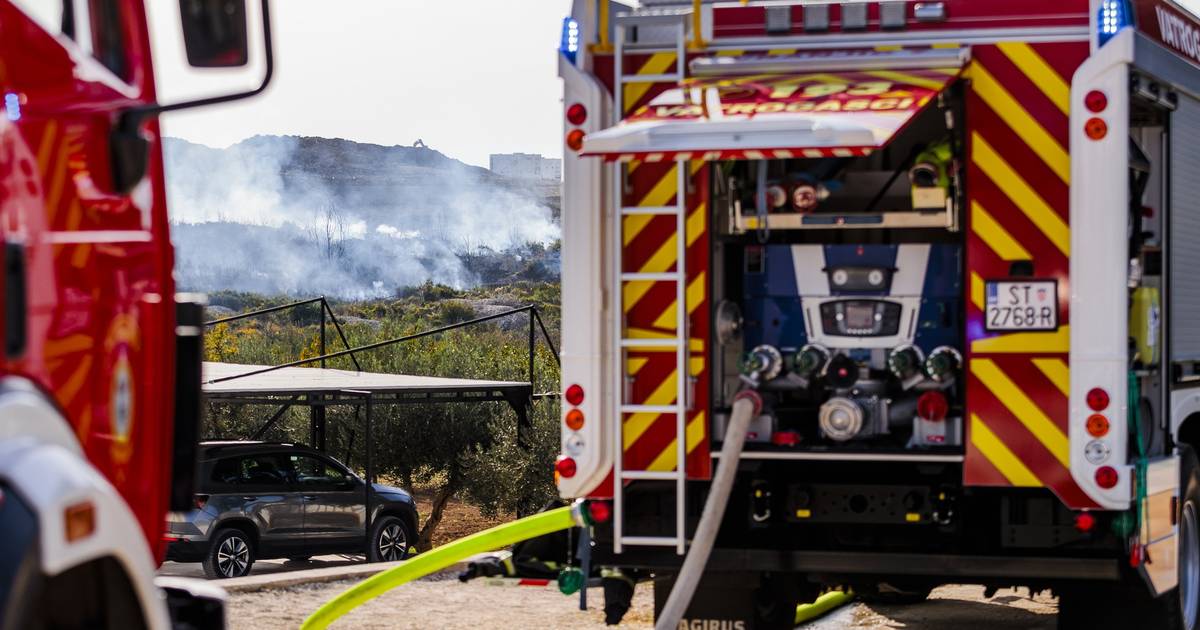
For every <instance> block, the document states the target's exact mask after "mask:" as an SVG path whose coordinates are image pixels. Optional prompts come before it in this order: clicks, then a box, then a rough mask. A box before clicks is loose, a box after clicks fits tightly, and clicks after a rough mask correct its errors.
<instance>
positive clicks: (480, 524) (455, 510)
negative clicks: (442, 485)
mask: <svg viewBox="0 0 1200 630" xmlns="http://www.w3.org/2000/svg"><path fill="white" fill-rule="evenodd" d="M412 494H413V499H416V501H417V513H418V514H420V515H421V523H422V524H424V523H425V519H426V517H428V516H429V510H430V506H431V502H432V501H433V490H426V489H422V488H418V489H416V490H414V491H413V493H412ZM513 518H514V516H513V515H512V514H498V515H496V517H495V518H488V517H486V516H484V515H483V514H481V513H480V512H479V508H477V507H475V506H473V505H469V504H467V503H464V502H463V501H462V500H461V499H450V501H449V502H448V503H446V510H445V512H444V513H443V516H442V522H441V523H440V524H439V525H438V528H437V529H436V530H434V532H433V546H435V547H436V546H438V545H444V544H446V543H448V542H451V541H454V540H458V539H459V538H462V537H463V536H467V535H469V534H474V533H475V532H478V531H483V530H485V529H487V528H489V527H495V526H496V525H500V524H502V523H507V522H509V521H511V520H513Z"/></svg>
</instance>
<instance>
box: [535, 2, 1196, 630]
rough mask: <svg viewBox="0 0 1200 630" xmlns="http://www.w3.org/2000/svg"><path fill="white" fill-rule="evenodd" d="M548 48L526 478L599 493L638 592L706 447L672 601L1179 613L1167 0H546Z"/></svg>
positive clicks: (1186, 227) (1191, 342) (1192, 72)
mask: <svg viewBox="0 0 1200 630" xmlns="http://www.w3.org/2000/svg"><path fill="white" fill-rule="evenodd" d="M559 72H560V75H561V77H562V79H563V83H564V100H563V106H564V115H565V131H564V141H565V145H566V149H565V153H566V157H565V161H564V174H565V182H564V192H563V240H564V243H563V268H562V273H563V275H562V277H563V288H562V291H563V330H564V334H563V351H562V358H563V383H564V386H565V389H564V404H563V429H562V455H561V457H560V459H559V462H558V466H557V473H558V475H557V477H558V485H559V489H560V491H561V493H562V495H563V496H565V497H588V498H591V499H593V500H598V499H599V500H611V501H612V508H613V509H612V515H613V518H612V522H611V523H610V524H608V525H606V526H604V527H601V528H599V529H597V531H596V541H597V543H596V547H595V549H594V551H593V561H594V562H598V563H600V564H602V565H606V566H611V567H618V568H621V569H623V570H626V571H627V572H635V574H640V575H653V579H654V585H655V588H656V613H657V612H661V611H662V609H663V606H664V603H665V599H666V598H665V593H666V591H668V590H669V587H670V586H671V585H672V584H673V583H676V582H681V581H682V576H681V573H680V572H681V566H682V565H681V561H682V560H683V558H684V557H685V555H686V554H687V553H688V552H689V550H690V549H691V548H693V547H695V546H696V543H697V539H698V538H699V534H697V533H696V531H697V529H698V528H699V529H703V528H702V527H699V526H700V525H702V524H703V522H704V520H705V518H708V516H709V515H708V514H707V511H705V512H704V513H702V511H701V506H702V505H703V504H704V502H705V500H706V495H707V493H708V490H709V486H710V481H709V480H710V479H712V478H713V477H714V471H719V470H720V468H721V467H725V466H734V467H736V468H735V469H731V470H735V471H736V474H735V477H734V481H733V486H732V492H731V494H730V497H729V499H728V505H727V506H725V507H724V510H723V511H722V513H721V514H718V515H716V517H715V518H719V519H721V520H720V522H719V529H718V530H717V534H716V538H715V545H714V547H713V549H712V552H711V555H710V556H709V557H708V559H707V560H708V561H707V563H704V564H703V565H702V567H703V568H702V571H703V573H702V575H701V576H700V582H699V587H698V590H697V591H696V594H695V595H694V596H693V597H692V598H691V600H690V602H691V604H690V607H688V609H687V611H686V614H684V616H683V619H684V621H683V625H681V626H679V627H685V626H686V627H688V628H693V627H702V628H716V627H721V628H751V627H757V628H761V627H783V626H787V625H790V621H791V619H792V611H793V609H794V604H795V603H796V602H798V601H807V600H808V599H809V598H810V597H811V596H812V595H813V594H815V593H816V592H818V591H819V590H820V589H822V588H826V587H829V586H836V585H844V586H850V587H853V588H854V589H855V590H856V591H858V592H859V593H863V594H867V595H876V596H881V597H882V596H890V597H892V598H894V599H917V598H921V597H923V596H924V595H925V594H927V593H928V592H929V590H930V589H931V588H933V587H935V586H937V585H939V584H943V583H977V584H983V585H986V586H987V587H988V588H989V589H994V588H997V587H1005V586H1013V585H1023V586H1029V587H1031V588H1033V589H1047V588H1048V589H1053V590H1054V592H1055V593H1057V594H1058V595H1059V596H1060V625H1061V626H1062V627H1082V626H1085V625H1086V626H1087V627H1091V628H1098V627H1103V628H1108V627H1122V628H1132V627H1138V628H1152V627H1161V628H1186V629H1192V628H1196V627H1197V626H1198V624H1197V616H1198V610H1200V538H1198V537H1200V529H1198V523H1200V521H1198V518H1200V469H1198V468H1197V455H1196V449H1197V448H1200V387H1198V386H1200V369H1198V368H1197V366H1198V365H1200V273H1197V271H1198V270H1200V209H1197V207H1196V200H1197V199H1198V198H1200V18H1198V17H1197V15H1196V14H1194V13H1192V12H1189V11H1188V10H1187V9H1185V8H1183V7H1181V6H1180V5H1179V4H1176V3H1175V2H1173V1H1172V0H1103V1H1099V0H1092V1H1091V2H1087V1H1085V0H1061V1H1056V2H1045V1H1038V0H944V1H938V2H924V1H922V2H912V1H902V0H884V1H851V0H845V1H838V0H813V1H783V0H779V1H777V0H771V1H760V0H749V1H730V2H722V1H715V2H709V1H707V0H706V1H704V2H699V1H697V2H687V1H671V0H643V1H642V2H641V6H640V7H638V8H632V7H627V6H624V5H622V4H619V3H615V2H606V1H604V0H601V1H600V2H595V1H592V0H576V1H575V2H574V4H573V9H572V13H571V15H570V17H568V18H567V19H566V21H565V22H564V27H563V38H562V47H561V50H560V54H559ZM747 392H752V393H747ZM737 397H749V398H752V399H754V400H755V402H756V405H757V408H756V409H755V410H754V413H753V414H746V416H747V417H746V418H744V419H742V418H739V419H738V420H739V421H742V422H746V423H747V425H746V427H747V429H746V430H747V432H746V437H745V442H744V446H742V448H741V452H740V454H738V453H736V449H735V453H734V455H733V457H730V458H729V461H727V460H726V459H724V458H725V457H727V456H728V450H726V453H725V454H722V453H720V452H719V451H721V450H722V448H723V447H724V444H723V441H724V439H725V436H726V435H727V433H726V431H727V427H730V426H732V425H735V423H734V422H733V420H734V417H733V416H734V415H736V414H734V412H733V410H734V409H736V408H737V405H736V404H735V403H734V401H735V398H737ZM731 435H732V434H731ZM732 460H736V461H732ZM637 572H640V573H637Z"/></svg>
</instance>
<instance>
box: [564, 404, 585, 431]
mask: <svg viewBox="0 0 1200 630" xmlns="http://www.w3.org/2000/svg"><path fill="white" fill-rule="evenodd" d="M563 422H565V423H566V425H567V428H568V429H570V430H572V431H578V430H580V429H582V428H583V412H582V411H580V410H578V409H572V410H570V411H568V412H567V415H566V417H565V418H563Z"/></svg>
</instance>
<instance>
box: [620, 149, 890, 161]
mask: <svg viewBox="0 0 1200 630" xmlns="http://www.w3.org/2000/svg"><path fill="white" fill-rule="evenodd" d="M873 150H874V147H838V148H836V149H829V148H819V149H798V150H790V149H762V150H759V151H754V150H740V149H726V150H722V151H692V152H689V151H680V152H664V153H650V154H647V155H634V154H622V153H606V154H604V156H603V158H604V161H605V162H632V161H634V160H637V159H640V160H641V161H643V162H674V161H676V160H703V161H713V160H772V159H780V160H785V159H791V158H822V157H863V156H866V155H870V154H871V152H872V151H873Z"/></svg>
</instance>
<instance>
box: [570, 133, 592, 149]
mask: <svg viewBox="0 0 1200 630" xmlns="http://www.w3.org/2000/svg"><path fill="white" fill-rule="evenodd" d="M586 135H587V134H585V133H583V130H582V129H572V130H571V131H570V132H569V133H567V146H568V147H570V148H571V150H572V151H578V150H580V149H582V148H583V137H584V136H586Z"/></svg>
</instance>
